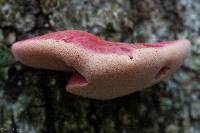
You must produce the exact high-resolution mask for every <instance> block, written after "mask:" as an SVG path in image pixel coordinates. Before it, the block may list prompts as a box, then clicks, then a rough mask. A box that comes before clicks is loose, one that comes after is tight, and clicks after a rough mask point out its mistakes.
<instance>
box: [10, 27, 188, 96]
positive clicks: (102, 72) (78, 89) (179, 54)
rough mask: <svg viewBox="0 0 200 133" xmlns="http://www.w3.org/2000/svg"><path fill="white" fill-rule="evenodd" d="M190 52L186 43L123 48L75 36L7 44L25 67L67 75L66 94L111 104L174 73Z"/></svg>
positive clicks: (86, 35) (56, 35) (64, 33)
mask: <svg viewBox="0 0 200 133" xmlns="http://www.w3.org/2000/svg"><path fill="white" fill-rule="evenodd" d="M189 48H190V42H189V41H187V40H178V41H171V42H161V43H152V44H149V43H143V44H137V45H133V44H128V43H120V42H110V41H105V40H103V39H101V38H98V37H96V36H94V35H92V34H90V33H87V32H83V31H78V30H66V31H60V32H53V33H49V34H46V35H42V36H39V37H35V38H32V39H28V40H25V41H19V42H16V43H15V44H13V46H12V52H13V54H14V55H15V57H16V58H17V59H19V60H20V61H21V62H22V63H24V64H25V65H28V66H32V67H36V68H46V69H52V70H64V71H65V70H66V71H73V74H72V76H71V78H70V80H69V82H68V84H67V85H66V89H67V91H69V92H71V93H74V94H77V95H82V96H85V97H90V98H96V99H111V98H115V97H119V96H123V95H127V94H129V93H132V92H134V91H137V90H141V89H143V88H146V87H149V86H151V85H152V84H154V83H157V82H158V81H160V80H161V79H163V78H165V77H166V76H168V75H170V74H172V73H173V72H175V71H176V70H177V69H178V68H179V67H180V66H181V64H182V63H183V61H184V59H185V58H186V56H187V54H188V51H189Z"/></svg>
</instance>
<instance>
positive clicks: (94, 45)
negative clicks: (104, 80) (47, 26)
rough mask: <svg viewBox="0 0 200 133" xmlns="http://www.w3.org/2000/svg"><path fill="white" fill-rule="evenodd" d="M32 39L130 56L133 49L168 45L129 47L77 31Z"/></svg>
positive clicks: (55, 33)
mask: <svg viewBox="0 0 200 133" xmlns="http://www.w3.org/2000/svg"><path fill="white" fill-rule="evenodd" d="M33 39H53V40H59V41H61V40H62V41H64V42H66V43H73V44H75V45H77V46H80V47H83V48H85V49H88V50H92V51H94V52H100V53H105V54H106V53H116V54H127V55H129V56H131V53H132V52H133V50H134V49H139V48H148V47H155V48H156V47H163V46H165V44H170V43H169V42H168V43H162V42H161V43H154V44H153V43H152V44H145V43H144V44H139V45H134V44H132V45H130V44H129V43H120V42H110V41H105V40H103V39H101V38H98V37H96V36H95V35H92V34H90V33H88V32H83V31H79V30H66V31H59V32H53V33H49V34H46V35H42V36H39V37H35V38H33Z"/></svg>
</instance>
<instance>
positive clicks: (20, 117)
mask: <svg viewBox="0 0 200 133" xmlns="http://www.w3.org/2000/svg"><path fill="white" fill-rule="evenodd" d="M65 29H80V30H84V31H88V32H91V33H93V34H96V35H98V36H100V37H102V38H104V39H107V40H113V41H122V42H156V41H165V40H168V41H170V40H175V39H183V38H186V39H189V40H191V42H192V50H191V53H190V56H189V58H188V59H187V60H186V61H185V64H184V65H183V66H182V68H181V69H179V70H178V71H177V72H176V73H175V74H174V75H172V76H170V78H169V79H167V80H165V81H163V82H161V83H159V84H157V85H155V86H152V87H151V88H148V89H146V90H144V91H141V92H136V93H134V94H131V95H129V96H125V97H121V98H118V99H113V100H110V101H104V102H102V101H97V100H91V99H87V98H82V97H79V96H75V95H72V94H69V93H67V92H66V91H65V84H66V82H67V80H68V78H69V76H70V73H67V72H56V71H48V70H38V69H33V68H29V67H26V66H24V65H22V64H20V63H19V62H17V61H16V60H15V59H14V58H13V56H12V54H11V51H10V47H11V45H12V43H14V42H15V41H19V40H23V39H27V38H30V37H33V36H37V35H41V34H44V33H48V32H52V31H59V30H65ZM199 57H200V1H199V0H109V1H108V0H0V133H7V132H8V131H10V132H13V133H18V132H23V133H28V132H31V133H40V132H45V133H66V132H67V133H68V132H71V133H76V132H79V133H134V132H135V133H199V132H200V82H199V80H200V74H199V73H200V59H199ZM13 129H14V130H13ZM11 130H13V131H11Z"/></svg>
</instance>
